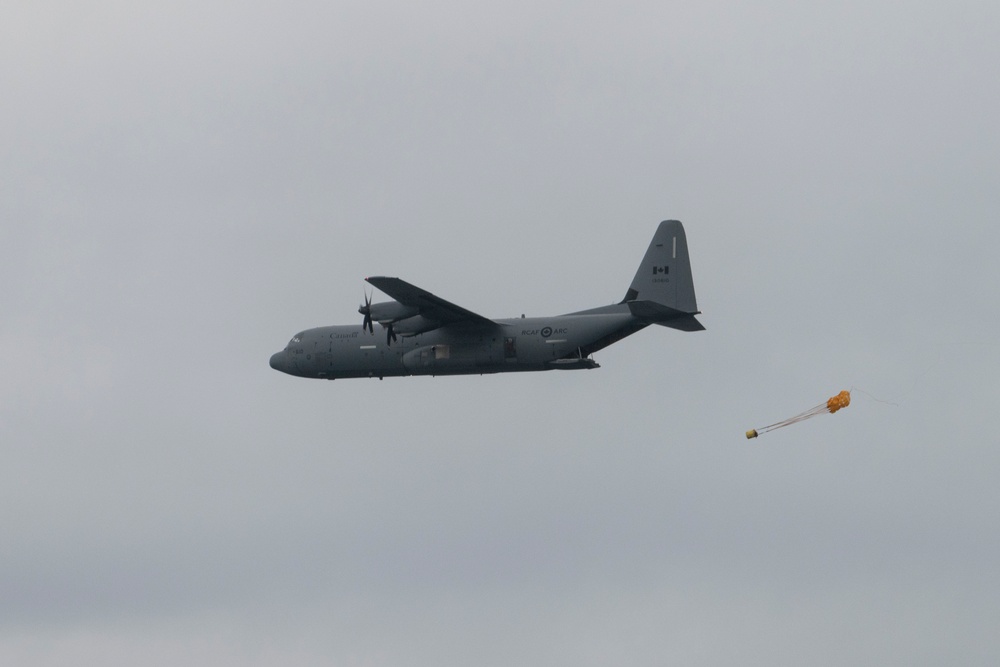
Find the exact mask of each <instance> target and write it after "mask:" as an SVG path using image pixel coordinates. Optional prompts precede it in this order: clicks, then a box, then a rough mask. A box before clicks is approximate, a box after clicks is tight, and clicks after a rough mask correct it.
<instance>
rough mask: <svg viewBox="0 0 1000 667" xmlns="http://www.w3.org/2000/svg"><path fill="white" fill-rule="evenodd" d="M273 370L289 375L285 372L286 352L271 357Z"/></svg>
mask: <svg viewBox="0 0 1000 667" xmlns="http://www.w3.org/2000/svg"><path fill="white" fill-rule="evenodd" d="M271 368H273V369H274V370H276V371H281V372H282V373H287V372H288V371H286V370H285V351H284V350H282V351H281V352H275V353H274V354H272V355H271Z"/></svg>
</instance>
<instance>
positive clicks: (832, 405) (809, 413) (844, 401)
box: [747, 391, 851, 440]
mask: <svg viewBox="0 0 1000 667" xmlns="http://www.w3.org/2000/svg"><path fill="white" fill-rule="evenodd" d="M850 404H851V392H849V391H842V392H840V393H839V394H837V395H836V396H831V397H830V398H828V399H827V400H826V402H825V403H820V404H819V405H817V406H816V407H813V408H809V409H808V410H806V411H805V412H800V413H799V414H797V415H795V416H794V417H789V418H788V419H784V420H782V421H780V422H776V423H774V424H768V425H767V426H761V427H760V428H754V429H750V430H749V431H747V440H750V439H751V438H756V437H757V436H758V435H760V434H761V433H768V432H769V431H774V430H777V429H779V428H784V427H785V426H791V425H792V424H798V423H799V422H801V421H805V420H806V419H812V418H813V417H816V416H819V415H821V414H824V413H826V412H829V413H830V414H833V413H834V412H837V411H838V410H842V409H843V408H846V407H847V406H848V405H850Z"/></svg>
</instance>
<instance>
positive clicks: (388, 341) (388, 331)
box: [385, 322, 396, 345]
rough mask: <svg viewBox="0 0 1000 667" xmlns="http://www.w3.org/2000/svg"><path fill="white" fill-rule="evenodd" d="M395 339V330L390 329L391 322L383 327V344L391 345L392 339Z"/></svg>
mask: <svg viewBox="0 0 1000 667" xmlns="http://www.w3.org/2000/svg"><path fill="white" fill-rule="evenodd" d="M394 340H396V332H395V331H393V330H392V323H391V322H390V323H389V326H387V327H386V328H385V344H386V345H392V341H394Z"/></svg>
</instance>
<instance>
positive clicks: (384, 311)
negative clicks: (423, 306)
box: [359, 301, 420, 324]
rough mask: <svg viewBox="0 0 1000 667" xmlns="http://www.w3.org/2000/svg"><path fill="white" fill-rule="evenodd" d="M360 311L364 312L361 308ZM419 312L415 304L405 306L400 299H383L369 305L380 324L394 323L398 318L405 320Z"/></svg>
mask: <svg viewBox="0 0 1000 667" xmlns="http://www.w3.org/2000/svg"><path fill="white" fill-rule="evenodd" d="M359 312H362V313H363V312H364V310H360V311H359ZM419 312H420V309H419V308H417V307H415V306H404V305H403V304H401V303H400V302H398V301H383V302H382V303H373V304H372V305H371V306H369V313H371V318H372V319H373V320H375V321H376V322H378V323H379V324H392V323H393V322H396V321H398V320H405V319H406V318H408V317H413V316H414V315H416V314H417V313H419Z"/></svg>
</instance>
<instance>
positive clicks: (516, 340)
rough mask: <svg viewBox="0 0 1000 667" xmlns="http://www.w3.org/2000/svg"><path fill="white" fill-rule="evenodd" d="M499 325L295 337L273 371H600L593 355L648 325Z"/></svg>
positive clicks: (555, 321)
mask: <svg viewBox="0 0 1000 667" xmlns="http://www.w3.org/2000/svg"><path fill="white" fill-rule="evenodd" d="M496 322H497V324H498V326H497V327H495V328H482V327H469V326H466V325H452V326H447V327H442V328H440V329H435V330H433V331H428V332H426V333H422V334H416V335H413V336H408V337H400V338H399V339H398V340H397V341H395V342H393V343H391V344H387V341H386V339H385V337H384V336H383V335H382V334H381V332H376V333H375V334H370V333H368V330H367V329H364V328H363V327H360V326H349V325H348V326H329V327H318V328H316V329H309V330H307V331H303V332H302V333H300V334H298V335H297V336H295V337H294V338H293V339H292V341H291V342H290V343H289V344H288V347H286V348H285V349H284V350H282V351H281V352H278V353H276V354H274V355H273V356H272V357H271V367H272V368H274V369H276V370H279V371H283V372H285V373H288V374H290V375H297V376H299V377H309V378H326V379H335V378H356V377H379V378H381V377H392V376H399V375H459V374H484V373H504V372H512V371H543V370H552V369H566V370H569V369H580V368H597V367H598V364H597V363H596V362H595V361H594V360H593V359H589V358H588V356H589V355H590V354H591V353H592V352H594V351H596V350H597V349H599V348H600V347H604V346H605V345H608V344H610V341H611V340H617V339H618V338H621V337H624V336H627V335H628V334H630V333H633V332H634V331H638V330H639V329H641V328H643V327H644V326H645V325H643V324H639V323H638V322H637V320H636V319H635V318H634V317H633V316H632V315H631V313H629V312H628V308H624V312H618V313H607V314H594V315H583V314H579V315H563V316H557V317H525V318H517V319H503V320H496ZM637 325H638V326H637ZM615 334H618V336H617V337H616V336H615ZM602 342H603V344H600V343H602Z"/></svg>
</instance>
